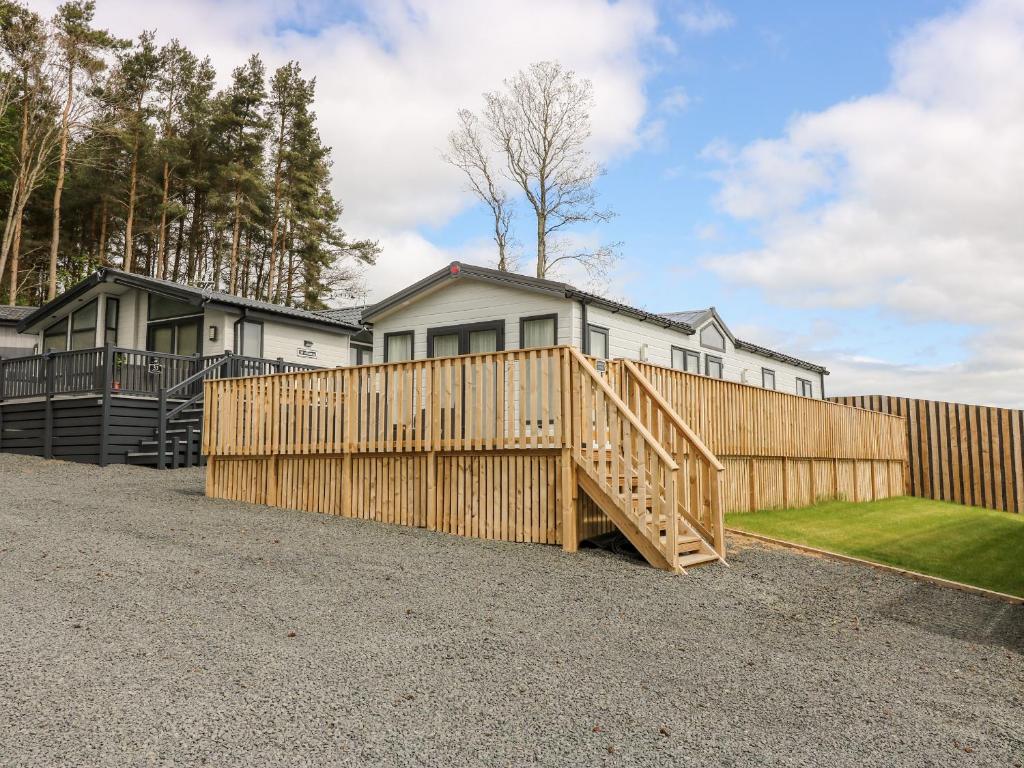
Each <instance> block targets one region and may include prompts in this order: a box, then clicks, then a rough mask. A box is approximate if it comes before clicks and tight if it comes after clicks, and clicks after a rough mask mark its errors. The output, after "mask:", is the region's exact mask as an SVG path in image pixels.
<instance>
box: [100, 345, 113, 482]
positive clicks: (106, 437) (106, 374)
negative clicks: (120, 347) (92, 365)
mask: <svg viewBox="0 0 1024 768" xmlns="http://www.w3.org/2000/svg"><path fill="white" fill-rule="evenodd" d="M102 376H103V378H102V379H101V381H100V386H101V387H102V393H103V394H102V398H103V400H102V403H101V407H100V466H101V467H105V466H107V464H109V463H110V400H111V394H110V387H111V383H112V382H113V380H114V346H113V344H111V343H110V342H109V341H108V342H106V343H105V344H104V345H103V374H102Z"/></svg>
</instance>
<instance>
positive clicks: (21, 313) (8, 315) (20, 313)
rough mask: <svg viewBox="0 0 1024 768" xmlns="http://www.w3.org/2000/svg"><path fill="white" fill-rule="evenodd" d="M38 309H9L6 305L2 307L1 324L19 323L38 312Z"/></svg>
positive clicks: (0, 313)
mask: <svg viewBox="0 0 1024 768" xmlns="http://www.w3.org/2000/svg"><path fill="white" fill-rule="evenodd" d="M36 309H37V307H9V306H6V305H4V306H0V323H4V324H14V323H17V322H18V321H19V320H23V319H24V318H26V317H28V316H29V315H31V314H32V313H33V312H35V311H36Z"/></svg>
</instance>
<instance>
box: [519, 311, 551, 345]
mask: <svg viewBox="0 0 1024 768" xmlns="http://www.w3.org/2000/svg"><path fill="white" fill-rule="evenodd" d="M531 320H552V321H553V322H554V332H555V333H554V335H555V338H554V344H552V346H554V347H557V346H558V313H557V312H552V313H550V314H547V315H526V316H524V317H520V318H519V348H520V349H544V347H524V346H523V336H524V335H525V333H524V329H525V328H526V323H528V322H529V321H531Z"/></svg>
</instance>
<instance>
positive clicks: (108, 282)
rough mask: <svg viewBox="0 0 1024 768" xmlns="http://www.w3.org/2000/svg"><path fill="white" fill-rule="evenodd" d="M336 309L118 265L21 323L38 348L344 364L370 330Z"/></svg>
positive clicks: (84, 282)
mask: <svg viewBox="0 0 1024 768" xmlns="http://www.w3.org/2000/svg"><path fill="white" fill-rule="evenodd" d="M339 314H340V311H334V312H332V311H330V310H328V311H325V312H322V313H321V312H307V311H305V310H301V309H292V308H290V307H282V306H280V305H277V304H270V303H268V302H264V301H257V300H255V299H249V298H245V297H242V296H233V295H231V294H227V293H221V292H219V291H212V290H208V289H202V288H194V287H192V286H187V285H181V284H178V283H174V282H172V281H170V280H157V279H155V278H152V277H146V276H143V275H137V274H130V273H127V272H122V271H120V270H117V269H110V268H107V269H101V270H99V271H98V272H95V273H93V274H92V275H91V276H90V277H88V278H86V279H85V280H83V281H82V282H80V283H78V284H77V285H76V286H74V287H73V288H71V289H69V290H68V291H67V292H65V293H63V294H61V295H60V296H58V297H57V298H56V299H54V300H53V301H51V302H50V303H48V304H47V305H46V306H44V307H42V308H40V309H38V310H36V311H34V312H32V313H31V314H30V315H28V316H27V317H25V318H23V319H22V320H21V321H20V323H19V326H18V328H19V330H20V332H21V334H22V336H23V337H24V336H29V337H34V339H35V342H36V344H35V346H36V348H37V349H38V350H39V351H40V352H64V351H68V350H83V349H94V348H97V347H101V346H103V345H104V344H108V343H109V344H112V345H113V346H115V347H118V348H123V349H132V350H141V351H145V352H161V353H166V354H171V355H184V356H191V355H203V356H210V355H218V354H221V353H223V352H225V351H227V352H232V353H234V354H238V355H243V356H245V357H251V358H264V359H269V360H282V361H284V362H286V363H301V364H305V365H312V366H317V367H321V368H333V367H336V366H341V365H349V364H350V363H351V362H353V358H354V357H355V356H356V355H355V350H356V347H357V346H358V343H359V340H360V339H362V338H363V337H364V336H366V337H367V338H366V341H365V343H366V344H367V346H368V344H369V339H368V334H366V332H365V331H364V330H363V328H362V326H360V325H359V324H358V323H357V322H353V321H351V320H349V319H348V318H345V317H339Z"/></svg>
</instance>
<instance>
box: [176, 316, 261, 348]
mask: <svg viewBox="0 0 1024 768" xmlns="http://www.w3.org/2000/svg"><path fill="white" fill-rule="evenodd" d="M194 351H195V350H193V352H194ZM235 352H237V353H238V354H240V355H242V357H263V323H260V322H257V321H255V320H247V319H244V318H243V319H241V320H239V321H238V322H236V323H235ZM178 354H179V355H188V354H192V353H190V352H179V353H178Z"/></svg>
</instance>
